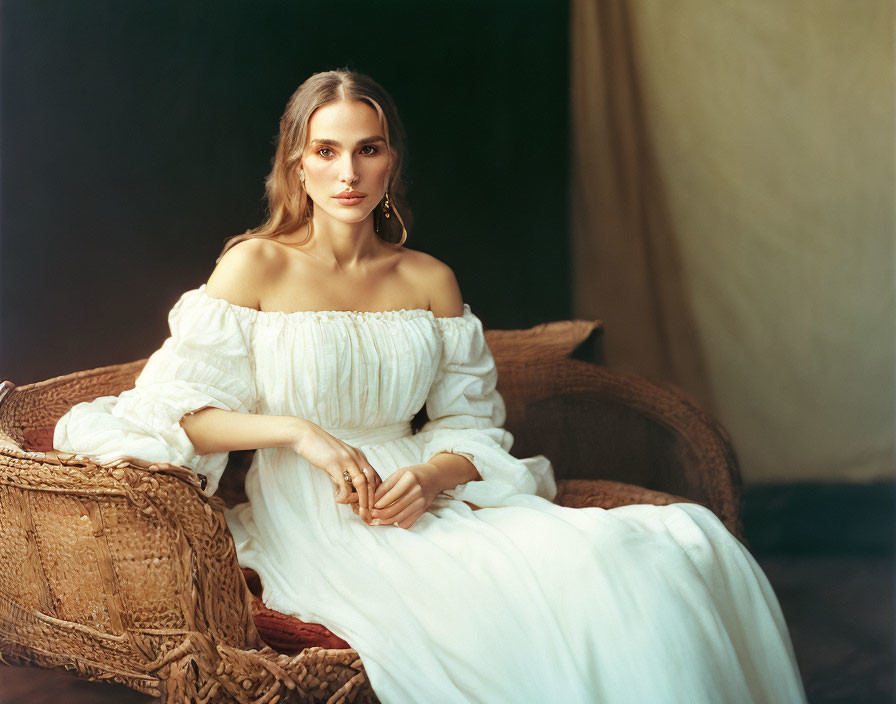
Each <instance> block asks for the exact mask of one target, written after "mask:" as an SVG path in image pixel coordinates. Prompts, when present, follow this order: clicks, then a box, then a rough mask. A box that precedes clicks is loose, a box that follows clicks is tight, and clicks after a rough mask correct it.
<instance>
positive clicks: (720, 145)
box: [570, 0, 896, 481]
mask: <svg viewBox="0 0 896 704" xmlns="http://www.w3.org/2000/svg"><path fill="white" fill-rule="evenodd" d="M570 15H571V25H570V32H571V56H570V59H571V81H572V85H571V100H572V105H571V108H572V116H573V129H574V134H573V142H572V143H573V148H574V159H573V174H572V188H573V194H572V201H571V223H572V226H573V229H572V239H573V243H572V247H573V262H574V267H575V268H574V275H575V313H576V315H578V316H581V317H589V318H590V317H597V318H602V319H603V320H604V321H605V322H606V348H607V357H608V363H609V364H611V365H613V366H619V367H623V368H628V369H632V370H634V371H637V372H640V373H643V374H645V375H648V376H650V377H652V378H658V379H665V380H667V381H670V382H673V383H675V384H677V385H679V386H681V387H682V388H684V389H685V390H686V391H688V392H690V393H691V394H692V395H694V396H695V397H697V399H698V400H699V401H702V402H708V403H707V408H708V410H710V411H711V412H713V413H714V414H715V415H716V416H717V417H718V418H719V419H720V420H721V421H722V423H723V424H724V425H725V427H726V428H727V429H728V430H729V432H730V433H731V436H732V441H733V442H734V445H735V449H736V450H737V452H738V455H739V457H740V459H741V465H742V469H743V473H744V477H745V479H746V480H748V481H794V480H832V479H838V480H842V479H851V480H856V481H861V480H871V479H880V478H891V477H894V476H896V458H894V435H896V411H894V406H896V378H894V377H896V289H894V281H896V271H894V232H896V202H894V194H896V169H894V154H896V135H894V126H896V114H894V112H896V111H894V105H896V93H894V84H896V69H894V66H896V63H894V58H896V57H894V47H893V44H894V36H896V35H894V21H896V18H894V3H893V2H891V0H861V1H860V2H849V1H847V0H750V2H743V1H742V0H572V5H571V12H570Z"/></svg>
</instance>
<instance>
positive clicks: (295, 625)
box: [242, 567, 351, 651]
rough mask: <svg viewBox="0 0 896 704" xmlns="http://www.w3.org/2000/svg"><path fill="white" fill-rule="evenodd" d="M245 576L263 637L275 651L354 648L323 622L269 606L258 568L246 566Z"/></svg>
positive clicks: (257, 623) (257, 626)
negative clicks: (265, 600)
mask: <svg viewBox="0 0 896 704" xmlns="http://www.w3.org/2000/svg"><path fill="white" fill-rule="evenodd" d="M242 569H243V576H244V577H245V578H246V584H248V585H249V591H250V592H252V615H253V616H254V619H255V627H256V628H257V629H258V634H259V635H260V636H261V638H262V640H263V641H264V642H265V643H267V644H268V645H269V646H271V647H272V648H274V649H275V650H282V651H293V650H304V649H305V648H310V647H312V646H315V645H318V646H320V647H322V648H338V649H343V648H351V646H350V645H349V644H348V643H346V642H345V641H344V640H343V639H342V638H340V637H339V636H337V635H336V634H335V633H333V632H332V631H330V629H329V628H327V627H326V626H322V625H321V624H319V623H305V622H304V621H302V620H301V619H299V618H296V617H295V616H287V615H286V614H281V613H280V612H279V611H274V610H273V609H269V608H268V607H267V606H265V605H264V602H262V600H261V580H260V579H259V578H258V574H257V573H256V572H255V570H253V569H251V568H249V567H243V568H242Z"/></svg>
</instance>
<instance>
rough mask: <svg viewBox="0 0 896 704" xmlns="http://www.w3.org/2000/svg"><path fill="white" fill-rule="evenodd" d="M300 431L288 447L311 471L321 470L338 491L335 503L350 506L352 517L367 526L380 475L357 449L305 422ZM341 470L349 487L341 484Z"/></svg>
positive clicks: (370, 518) (342, 482)
mask: <svg viewBox="0 0 896 704" xmlns="http://www.w3.org/2000/svg"><path fill="white" fill-rule="evenodd" d="M301 428H302V429H301V432H299V433H298V436H297V438H296V440H295V442H293V443H292V445H291V447H292V449H293V450H295V451H296V452H297V453H299V454H300V455H302V457H304V458H305V459H306V460H308V461H309V462H310V463H311V464H313V465H314V466H315V467H319V468H320V469H323V470H324V471H325V472H326V473H327V474H329V475H330V477H331V478H332V479H333V481H334V482H336V486H338V487H339V493H338V494H337V495H336V503H339V504H352V509H353V510H354V511H355V513H357V514H358V515H360V516H361V518H362V519H363V520H364V522H365V523H370V522H371V520H372V517H371V515H370V509H371V508H372V507H373V502H374V496H375V494H376V490H377V488H378V487H379V486H380V485H381V484H382V479H380V475H379V474H377V473H376V471H375V470H374V469H373V467H371V465H370V463H369V462H368V461H367V458H366V457H365V456H364V453H363V452H361V451H360V450H359V449H358V448H356V447H352V446H351V445H349V444H348V443H346V442H343V441H342V440H340V439H339V438H336V437H333V436H332V435H330V434H329V433H328V432H327V431H326V430H324V429H323V428H321V427H320V426H319V425H316V424H315V423H312V422H311V421H305V423H303V424H302V426H301ZM343 470H348V473H349V474H350V475H351V477H352V483H351V485H349V484H348V482H346V481H345V476H344V475H343ZM352 489H354V491H353V490H352ZM355 504H357V507H356V506H355Z"/></svg>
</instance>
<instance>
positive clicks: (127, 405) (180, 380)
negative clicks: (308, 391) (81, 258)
mask: <svg viewBox="0 0 896 704" xmlns="http://www.w3.org/2000/svg"><path fill="white" fill-rule="evenodd" d="M214 300H215V299H211V298H209V297H208V296H207V295H205V294H203V293H201V292H200V291H198V290H191V291H187V292H186V293H184V294H183V295H182V296H181V297H180V299H179V300H178V301H177V303H176V304H175V305H174V307H173V308H172V309H171V311H170V313H169V314H168V324H169V327H170V329H171V336H170V337H169V338H168V339H166V340H165V342H164V343H163V344H162V346H161V347H160V348H159V349H158V350H157V351H156V352H154V353H153V354H152V355H151V356H150V357H149V359H148V360H147V362H146V365H145V366H144V368H143V370H142V371H141V372H140V375H139V376H138V377H137V379H136V382H135V385H134V388H132V389H128V390H126V391H124V392H122V393H121V394H119V395H118V396H100V397H99V398H97V399H95V400H93V401H85V402H83V403H78V404H76V405H75V406H73V407H72V408H71V409H70V410H69V411H68V412H67V413H66V414H65V415H63V416H62V417H61V418H60V419H59V421H58V422H57V423H56V428H55V431H54V435H53V447H54V448H55V449H57V450H61V451H64V452H74V453H77V454H81V455H85V456H86V457H88V458H90V459H92V460H94V461H95V462H98V463H100V464H108V463H110V462H113V461H115V460H118V459H120V458H122V457H125V456H133V457H137V458H139V459H142V460H149V461H152V462H169V463H171V464H177V465H181V466H184V467H189V468H190V469H192V470H194V471H195V472H196V473H197V474H202V475H204V476H205V477H206V479H207V485H206V487H205V489H204V491H205V493H206V494H208V495H211V494H213V493H214V492H215V490H216V489H217V486H218V482H219V480H220V477H221V474H222V473H223V472H224V468H225V467H226V465H227V457H228V453H227V452H215V453H208V454H205V455H198V454H197V453H196V450H195V448H194V447H193V443H192V442H191V441H190V438H189V437H188V436H187V434H186V432H185V431H184V429H183V426H182V425H181V424H180V421H181V419H182V418H183V417H184V415H186V414H188V413H191V412H195V411H198V410H201V409H203V408H206V407H213V408H220V409H223V410H228V411H237V412H240V413H250V412H252V411H253V409H254V407H255V403H256V391H255V382H254V373H253V368H252V366H253V365H252V358H251V355H250V354H249V347H248V333H249V329H248V328H246V327H245V322H243V324H242V325H241V321H240V320H238V319H237V316H236V313H235V311H234V308H233V307H232V306H230V305H229V304H227V302H226V301H220V302H219V303H214Z"/></svg>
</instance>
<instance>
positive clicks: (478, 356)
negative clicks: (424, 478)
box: [420, 303, 557, 508]
mask: <svg viewBox="0 0 896 704" xmlns="http://www.w3.org/2000/svg"><path fill="white" fill-rule="evenodd" d="M436 321H437V323H438V326H439V330H440V333H441V337H442V356H441V360H440V363H439V368H438V370H437V372H436V376H435V379H434V381H433V385H432V387H431V389H430V391H429V394H428V396H427V399H426V412H427V415H428V416H429V421H427V422H426V423H425V424H424V425H423V427H422V428H421V429H420V436H421V438H422V440H423V442H424V443H425V444H424V446H423V461H424V462H426V461H428V460H429V459H430V458H431V457H432V456H433V455H436V454H438V453H439V452H446V451H447V452H454V453H455V454H463V455H464V456H466V457H467V458H468V459H470V461H471V462H472V463H473V465H474V466H475V467H476V469H477V470H478V471H479V474H480V476H481V477H482V479H481V480H479V479H477V480H474V481H470V482H467V483H465V484H461V485H459V486H458V487H456V488H454V489H450V490H448V491H446V492H445V493H446V494H448V496H449V497H450V498H454V499H460V500H463V501H469V502H470V503H473V504H475V505H477V506H480V507H483V508H484V507H487V506H500V505H501V504H502V502H503V501H504V500H505V499H506V498H507V497H509V496H513V495H515V494H535V495H537V496H541V497H543V498H546V499H548V500H550V501H553V500H554V498H555V497H556V495H557V485H556V482H555V479H554V470H553V467H552V466H551V463H550V461H549V460H548V459H547V458H546V457H545V456H544V455H536V456H534V457H527V458H524V459H517V458H516V457H514V456H513V455H511V454H510V448H511V447H512V446H513V435H511V433H510V432H509V431H508V430H506V429H505V428H503V427H502V426H503V424H504V420H505V418H506V410H505V406H504V399H503V398H502V397H501V394H500V393H499V392H498V390H497V388H496V384H497V381H498V370H497V368H496V366H495V360H494V358H493V357H492V353H491V350H490V349H489V347H488V344H487V343H486V341H485V334H484V332H483V328H482V322H481V321H480V320H479V318H478V317H477V316H475V315H474V314H473V313H472V311H471V310H470V306H469V304H467V303H465V304H464V312H463V314H462V315H460V316H456V317H448V318H436Z"/></svg>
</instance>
